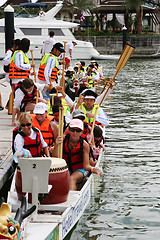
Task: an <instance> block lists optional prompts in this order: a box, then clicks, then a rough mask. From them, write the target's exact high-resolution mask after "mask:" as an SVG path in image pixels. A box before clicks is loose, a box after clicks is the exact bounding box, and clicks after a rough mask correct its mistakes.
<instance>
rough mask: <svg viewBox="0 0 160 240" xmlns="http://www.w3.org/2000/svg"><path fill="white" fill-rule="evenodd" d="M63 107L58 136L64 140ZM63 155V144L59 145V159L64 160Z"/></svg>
mask: <svg viewBox="0 0 160 240" xmlns="http://www.w3.org/2000/svg"><path fill="white" fill-rule="evenodd" d="M63 111H64V109H63V107H59V129H58V136H61V137H62V138H63ZM62 155H63V142H62V143H60V144H58V158H62Z"/></svg>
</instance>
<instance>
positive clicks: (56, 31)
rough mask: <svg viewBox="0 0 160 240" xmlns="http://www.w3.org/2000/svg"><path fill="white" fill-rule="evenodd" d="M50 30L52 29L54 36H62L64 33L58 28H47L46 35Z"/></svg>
mask: <svg viewBox="0 0 160 240" xmlns="http://www.w3.org/2000/svg"><path fill="white" fill-rule="evenodd" d="M50 31H53V32H54V33H55V36H64V33H63V32H62V30H61V29H60V28H49V29H48V35H49V32H50Z"/></svg>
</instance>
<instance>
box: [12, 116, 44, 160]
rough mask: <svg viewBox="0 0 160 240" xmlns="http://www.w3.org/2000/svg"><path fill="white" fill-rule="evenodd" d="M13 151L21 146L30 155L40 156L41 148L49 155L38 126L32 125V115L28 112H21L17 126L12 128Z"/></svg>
mask: <svg viewBox="0 0 160 240" xmlns="http://www.w3.org/2000/svg"><path fill="white" fill-rule="evenodd" d="M13 138H14V143H13V152H15V151H16V152H18V151H20V150H21V149H22V148H24V149H27V150H29V152H30V154H31V156H32V157H41V156H42V150H43V152H44V154H45V156H47V157H49V151H48V145H47V143H46V142H45V141H44V139H43V137H42V134H41V132H40V131H39V129H38V128H34V127H32V117H31V115H30V114H29V113H26V112H24V113H21V115H20V117H19V128H15V129H14V130H13Z"/></svg>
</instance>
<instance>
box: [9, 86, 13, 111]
mask: <svg viewBox="0 0 160 240" xmlns="http://www.w3.org/2000/svg"><path fill="white" fill-rule="evenodd" d="M13 104H14V90H13V87H12V92H11V94H10V96H9V103H8V115H12V113H13Z"/></svg>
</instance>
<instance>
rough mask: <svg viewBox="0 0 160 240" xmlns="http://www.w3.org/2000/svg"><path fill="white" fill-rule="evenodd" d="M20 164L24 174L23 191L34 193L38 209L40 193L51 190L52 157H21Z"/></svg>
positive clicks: (33, 196) (33, 202)
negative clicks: (49, 179) (49, 187)
mask: <svg viewBox="0 0 160 240" xmlns="http://www.w3.org/2000/svg"><path fill="white" fill-rule="evenodd" d="M19 165H20V169H21V174H22V191H23V192H28V193H32V204H33V205H36V206H37V209H38V194H39V193H48V192H49V189H48V177H49V170H50V166H51V158H40V157H39V158H25V159H24V158H20V159H19ZM35 214H37V211H36V213H35Z"/></svg>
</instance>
